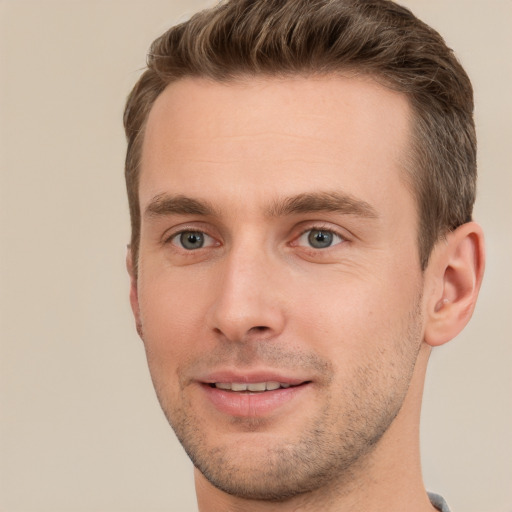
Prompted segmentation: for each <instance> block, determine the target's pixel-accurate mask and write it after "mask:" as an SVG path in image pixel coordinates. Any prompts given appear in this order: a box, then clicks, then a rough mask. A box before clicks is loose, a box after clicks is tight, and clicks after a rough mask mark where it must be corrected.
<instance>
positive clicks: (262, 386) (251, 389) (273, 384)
mask: <svg viewBox="0 0 512 512" xmlns="http://www.w3.org/2000/svg"><path fill="white" fill-rule="evenodd" d="M307 383H308V382H301V383H300V384H290V383H289V382H277V381H266V382H212V383H211V384H209V386H210V387H211V388H215V389H222V390H223V391H232V392H234V393H265V392H266V391H275V390H277V389H288V388H292V387H297V386H302V385H303V384H307Z"/></svg>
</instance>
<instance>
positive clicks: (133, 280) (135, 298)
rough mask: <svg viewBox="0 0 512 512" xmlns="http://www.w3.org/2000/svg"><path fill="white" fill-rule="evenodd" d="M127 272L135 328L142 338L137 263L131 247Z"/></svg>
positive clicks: (128, 248) (127, 256) (129, 248)
mask: <svg viewBox="0 0 512 512" xmlns="http://www.w3.org/2000/svg"><path fill="white" fill-rule="evenodd" d="M126 270H128V274H129V276H130V304H131V306H132V311H133V316H134V318H135V328H136V329H137V332H138V334H139V336H140V337H141V338H142V322H141V320H140V307H139V294H138V290H137V274H136V271H135V263H134V261H133V251H132V248H131V246H130V245H128V247H127V251H126Z"/></svg>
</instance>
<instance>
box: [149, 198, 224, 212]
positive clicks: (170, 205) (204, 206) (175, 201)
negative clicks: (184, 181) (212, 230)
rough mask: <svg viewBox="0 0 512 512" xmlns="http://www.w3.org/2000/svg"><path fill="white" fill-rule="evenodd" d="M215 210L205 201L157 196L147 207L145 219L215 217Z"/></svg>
mask: <svg viewBox="0 0 512 512" xmlns="http://www.w3.org/2000/svg"><path fill="white" fill-rule="evenodd" d="M216 212H217V211H216V209H215V208H214V207H213V206H212V205H210V204H209V203H208V202H206V201H198V200H197V199H193V198H191V197H187V196H183V195H177V196H173V195H169V194H165V193H164V194H158V195H157V196H155V197H154V198H153V199H152V200H151V201H150V202H149V204H148V205H147V207H146V209H145V211H144V215H145V216H146V217H159V216H164V215H172V214H174V215H204V216H207V215H215V214H216Z"/></svg>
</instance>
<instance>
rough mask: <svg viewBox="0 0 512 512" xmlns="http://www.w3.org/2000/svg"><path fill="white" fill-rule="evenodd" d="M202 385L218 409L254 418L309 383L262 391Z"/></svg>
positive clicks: (282, 401) (294, 395)
mask: <svg viewBox="0 0 512 512" xmlns="http://www.w3.org/2000/svg"><path fill="white" fill-rule="evenodd" d="M202 387H203V389H204V391H205V393H206V395H207V397H208V398H209V400H210V401H211V402H212V403H213V405H214V406H215V407H216V409H217V410H218V411H220V412H222V413H224V414H228V415H230V416H235V417H238V418H254V417H260V416H267V415H269V414H271V413H273V412H275V411H277V409H279V408H281V407H283V406H285V405H286V404H288V403H290V402H291V401H292V400H294V399H295V398H297V396H298V395H300V394H301V393H303V392H304V391H305V390H306V389H307V388H308V387H309V384H301V385H300V386H293V387H289V388H286V389H285V388H279V389H275V390H273V391H264V392H262V393H250V392H242V393H239V392H236V391H226V390H223V389H218V388H214V387H211V386H209V385H207V384H203V385H202Z"/></svg>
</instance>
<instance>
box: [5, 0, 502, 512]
mask: <svg viewBox="0 0 512 512" xmlns="http://www.w3.org/2000/svg"><path fill="white" fill-rule="evenodd" d="M402 3H404V4H406V5H408V6H409V7H411V8H412V9H413V10H414V11H415V12H416V13H417V14H418V15H420V17H423V18H424V19H425V20H426V21H427V22H429V23H430V24H432V25H433V26H434V27H435V28H437V29H438V30H440V31H441V33H442V34H443V35H444V36H445V37H446V39H447V41H448V43H449V44H450V45H451V46H453V47H454V48H455V49H456V50H457V52H458V55H459V56H460V58H461V60H462V61H463V63H464V64H465V66H466V67H467V69H468V71H469V73H470V75H471V76H472V78H473V82H474V86H475V89H476V100H477V124H478V130H479V137H480V152H479V158H480V189H479V198H478V206H477V209H476V217H477V218H478V219H479V220H480V222H481V223H482V224H483V226H484V228H485V230H486V233H487V244H488V268H487V275H486V280H485V284H484V287H483V290H482V294H481V299H480V303H479V306H478V308H477V310H476V313H475V316H474V318H473V320H472V322H471V324H470V326H469V327H468V328H467V329H466V331H465V332H464V333H463V334H462V335H461V336H459V338H458V339H457V340H454V341H453V342H452V343H450V344H449V345H447V346H445V347H443V348H440V349H436V351H435V353H434V355H433V358H432V362H431V368H430V372H429V376H428V382H427V386H426V388H427V389H426V397H425V406H424V417H423V425H422V449H423V463H424V468H425V480H426V483H427V486H428V487H429V488H431V489H434V490H436V491H438V492H441V493H443V494H445V496H446V498H447V499H448V501H449V502H450V503H451V505H452V507H453V509H454V511H455V512H512V485H511V484H512V442H511V436H512V407H511V405H512V404H511V401H512V400H511V397H512V378H511V366H512V307H511V306H512V286H511V285H512V273H511V268H512V257H511V254H512V236H511V224H512V153H511V146H512V129H511V126H512V93H511V83H512V58H511V53H512V52H511V50H512V30H511V28H510V27H511V25H512V1H510V0H501V1H500V0H403V2H402ZM205 4H206V2H205V1H204V0H187V1H178V0H165V1H164V0H149V1H148V0H144V1H143V0H124V1H121V0H110V1H109V0H103V1H98V0H67V1H66V0H37V1H35V0H33V1H28V0H0V20H1V21H0V123H1V124H0V130H1V132H0V144H1V146H0V159H1V160H0V163H1V176H0V180H1V181H0V194H1V195H0V208H1V210H0V213H1V217H0V222H1V225H0V228H1V231H0V233H1V236H0V251H1V252H0V258H1V267H0V270H1V274H0V279H1V281H0V307H1V319H0V321H1V326H0V336H1V345H0V510H1V511H4V512H15V511H16V512H21V511H23V512H29V511H30V512H43V511H45V512H46V511H48V512H50V511H51V512H69V511H76V512H79V511H80V512H81V511H84V512H100V511H102V512H103V511H106V512H121V511H123V512H128V511H137V512H156V511H164V510H167V511H177V512H188V511H194V510H195V498H194V492H193V485H192V472H191V467H190V463H189V462H188V460H187V459H186V457H185V455H184V454H183V452H182V450H181V448H180V447H179V445H178V443H177V442H176V440H175V439H174V435H173V434H172V433H171V430H170V428H169V427H168V426H167V424H166V422H165V420H164V417H163V414H162V413H161V412H160V409H159V406H158V405H157V401H156V399H155V397H154V393H153V389H152V386H151V383H150V379H149V376H148V372H147V369H146V365H145V359H144V353H143V349H142V346H141V343H140V342H139V340H138V338H137V336H136V334H135V331H134V329H133V326H132V324H133V322H132V319H131V313H130V311H129V306H128V300H127V290H128V280H127V278H126V275H125V270H124V256H125V244H126V242H127V240H128V212H127V205H126V200H125V195H124V183H123V176H122V173H123V159H124V149H125V146H124V137H123V133H122V127H121V115H122V109H123V102H124V98H125V97H126V95H127V93H128V91H129V89H130V87H131V86H132V85H133V83H134V82H135V80H136V78H137V76H138V74H139V71H138V70H139V69H140V68H141V67H142V66H143V64H144V60H145V52H146V49H147V47H148V45H149V43H150V42H151V41H152V40H153V38H154V37H156V36H157V35H159V34H160V33H161V32H162V31H163V30H164V29H166V28H167V27H168V26H169V25H170V24H172V23H173V22H176V21H178V20H180V19H183V18H184V17H185V16H186V15H187V14H190V13H191V12H192V11H193V10H195V9H196V8H197V7H198V6H202V5H205Z"/></svg>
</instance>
